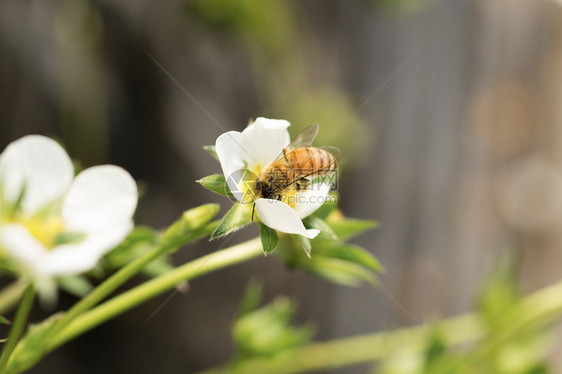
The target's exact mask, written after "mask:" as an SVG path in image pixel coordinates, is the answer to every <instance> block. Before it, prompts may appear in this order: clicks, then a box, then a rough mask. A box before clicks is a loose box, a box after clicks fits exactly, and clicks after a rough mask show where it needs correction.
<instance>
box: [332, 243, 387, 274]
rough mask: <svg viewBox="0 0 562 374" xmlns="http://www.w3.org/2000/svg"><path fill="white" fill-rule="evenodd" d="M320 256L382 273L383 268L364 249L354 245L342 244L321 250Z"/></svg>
mask: <svg viewBox="0 0 562 374" xmlns="http://www.w3.org/2000/svg"><path fill="white" fill-rule="evenodd" d="M322 256H325V257H330V258H339V259H340V260H346V261H350V262H353V263H355V264H358V265H361V266H364V267H366V268H368V269H370V270H373V271H376V272H379V273H381V272H383V271H384V266H382V264H381V263H380V262H379V260H377V259H376V257H375V256H373V255H372V254H371V253H370V252H369V251H367V250H366V249H364V248H362V247H360V246H358V245H355V244H347V243H345V244H343V245H342V246H339V245H338V246H332V247H327V248H323V249H322Z"/></svg>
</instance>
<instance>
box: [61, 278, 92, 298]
mask: <svg viewBox="0 0 562 374" xmlns="http://www.w3.org/2000/svg"><path fill="white" fill-rule="evenodd" d="M58 284H59V286H60V288H62V289H63V290H64V291H66V292H68V293H69V294H71V295H74V296H76V297H84V296H86V295H87V294H88V293H90V291H91V290H92V289H93V288H94V286H93V285H92V283H90V281H89V280H88V278H86V277H83V276H79V275H76V276H67V277H61V278H59V279H58Z"/></svg>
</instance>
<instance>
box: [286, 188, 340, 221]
mask: <svg viewBox="0 0 562 374" xmlns="http://www.w3.org/2000/svg"><path fill="white" fill-rule="evenodd" d="M330 188H331V185H330V183H316V184H313V185H312V186H310V188H309V189H307V190H304V191H300V192H297V193H296V194H295V195H294V196H293V197H291V199H295V205H294V208H293V209H294V210H295V212H296V213H297V216H299V218H305V217H308V216H309V215H311V214H312V213H314V211H316V209H318V208H320V207H321V206H322V204H324V203H325V202H326V199H327V197H328V194H329V192H330Z"/></svg>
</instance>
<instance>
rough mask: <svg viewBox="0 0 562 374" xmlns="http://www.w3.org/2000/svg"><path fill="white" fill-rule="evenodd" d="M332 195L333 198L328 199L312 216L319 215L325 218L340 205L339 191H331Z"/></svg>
mask: <svg viewBox="0 0 562 374" xmlns="http://www.w3.org/2000/svg"><path fill="white" fill-rule="evenodd" d="M330 197H331V198H332V199H326V202H325V203H324V204H322V206H321V207H320V208H318V209H317V210H316V211H315V212H314V213H312V216H314V217H318V218H320V219H323V220H325V219H326V218H327V217H328V216H329V215H330V214H331V213H332V212H334V211H335V210H336V208H337V207H338V204H337V201H338V200H339V195H338V193H337V192H330Z"/></svg>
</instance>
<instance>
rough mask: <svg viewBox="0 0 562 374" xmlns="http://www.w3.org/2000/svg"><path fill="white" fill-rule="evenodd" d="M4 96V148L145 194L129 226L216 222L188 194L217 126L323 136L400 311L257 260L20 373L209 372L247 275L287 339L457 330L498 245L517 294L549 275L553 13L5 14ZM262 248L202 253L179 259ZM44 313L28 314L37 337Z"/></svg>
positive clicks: (179, 9)
mask: <svg viewBox="0 0 562 374" xmlns="http://www.w3.org/2000/svg"><path fill="white" fill-rule="evenodd" d="M151 56H152V57H151ZM154 60H155V61H157V62H158V63H159V64H161V66H162V67H163V68H164V69H166V70H167V71H168V72H169V74H171V76H173V77H174V79H175V80H176V82H177V83H179V84H180V85H181V86H183V87H184V89H182V88H179V87H178V85H176V84H175V83H174V82H173V81H172V79H170V77H169V76H168V75H167V74H166V73H165V72H164V71H163V70H162V69H161V68H160V67H159V66H158V65H157V63H155V61H154ZM0 82H1V83H0V148H1V149H3V148H4V147H5V146H6V145H7V144H8V143H9V142H11V141H13V140H15V139H17V138H19V137H21V136H23V135H26V134H35V133H38V134H45V135H48V136H52V137H55V138H57V139H59V140H60V141H61V142H63V144H64V145H65V147H66V148H67V150H68V152H69V154H70V155H71V157H73V158H75V159H77V160H79V161H80V162H81V164H82V165H83V166H84V167H86V166H90V165H94V164H99V163H114V164H118V165H121V166H123V167H125V168H126V169H128V170H129V171H130V172H131V173H132V175H133V176H134V177H135V178H136V179H137V180H138V181H139V183H140V186H141V187H142V191H143V192H144V194H143V196H142V200H141V202H140V205H139V209H138V213H137V222H138V223H141V224H148V225H152V226H156V227H164V226H166V225H168V224H169V223H171V222H172V221H173V220H175V219H176V218H177V217H178V216H179V215H180V214H181V212H182V211H183V210H185V209H187V208H190V207H194V206H196V205H199V204H202V203H205V202H218V203H220V204H221V205H222V207H223V212H224V211H226V209H227V208H228V207H229V205H230V204H231V203H230V202H229V201H228V200H227V199H225V198H221V197H219V196H217V195H214V194H212V193H211V192H208V191H206V190H203V189H202V188H201V187H200V186H198V185H197V184H196V183H194V181H195V180H196V179H198V178H200V177H202V176H205V175H209V174H212V173H217V172H219V171H220V166H219V165H218V163H217V162H216V161H215V160H213V159H212V158H211V157H209V156H208V155H207V154H206V153H205V152H204V151H203V150H202V149H201V146H203V145H207V144H213V143H214V141H215V139H216V137H217V136H218V135H219V134H221V133H222V132H224V131H225V130H242V129H243V128H244V126H245V125H246V123H247V122H248V120H249V119H251V118H255V117H257V116H265V117H270V118H284V119H287V120H289V121H291V122H292V123H293V126H292V128H291V132H292V134H293V135H294V134H296V133H297V131H298V130H300V129H302V128H304V127H305V126H307V125H310V124H312V123H319V124H320V125H321V132H320V135H319V137H318V139H317V144H322V145H325V144H326V143H329V144H331V145H335V146H337V147H339V148H341V149H342V154H343V159H342V162H343V173H342V176H341V183H340V194H341V204H342V206H341V208H342V210H343V212H344V213H345V214H347V215H349V216H353V217H359V218H365V219H377V220H379V221H380V222H381V228H380V229H378V230H376V231H372V232H369V233H368V234H366V235H363V236H361V237H360V238H358V239H356V242H357V243H358V244H361V245H363V246H365V247H366V248H368V249H369V250H370V251H371V252H372V253H374V254H375V255H376V256H377V257H378V258H379V259H380V260H381V261H382V262H383V264H384V265H385V266H386V268H387V272H386V274H385V275H384V276H383V281H384V284H385V285H386V287H387V289H388V290H389V291H390V292H391V293H392V295H394V297H395V298H396V299H397V300H399V302H400V303H401V304H403V305H404V307H405V308H406V309H407V310H408V311H409V313H410V314H411V316H409V315H408V314H406V313H404V312H402V311H401V310H400V308H399V307H398V306H397V305H396V303H395V302H394V301H392V300H391V298H390V297H389V296H387V295H385V293H383V292H381V291H377V290H373V289H372V288H369V287H364V288H359V289H350V288H344V287H338V286H333V285H330V284H328V283H326V282H324V281H322V280H318V279H315V278H313V277H310V276H308V275H305V274H302V273H300V272H297V271H295V272H291V271H289V270H286V269H284V267H283V266H282V265H281V263H280V262H278V261H276V260H275V259H273V258H268V259H264V258H260V259H257V260H253V261H251V262H248V263H245V264H242V265H239V266H236V267H233V268H230V269H226V270H223V271H219V272H216V273H213V274H211V275H207V276H205V277H204V278H202V279H199V280H196V281H194V282H193V283H192V285H191V286H192V287H191V289H190V291H189V292H188V293H186V294H175V295H174V296H173V297H172V298H170V299H169V300H168V299H167V298H168V296H169V295H170V294H171V292H170V293H168V294H167V295H163V296H161V297H159V298H157V299H155V300H152V301H150V302H148V303H146V304H144V305H142V306H140V307H138V308H137V309H135V310H134V311H131V312H129V313H126V314H125V315H123V316H121V317H119V318H117V319H115V320H113V321H111V322H109V323H107V324H105V325H104V326H102V327H100V328H98V329H95V330H94V331H92V332H90V333H88V334H86V335H85V336H83V337H81V338H79V339H77V340H76V341H74V342H72V343H71V344H69V345H67V346H65V347H63V348H61V349H59V350H58V351H57V352H55V353H54V354H52V355H51V356H49V357H48V358H47V359H45V360H44V361H43V362H42V363H41V364H40V365H39V366H37V367H36V368H35V369H33V370H31V371H30V372H31V373H47V374H48V373H78V372H79V373H191V372H195V371H197V370H201V369H204V368H208V367H211V366H215V365H219V364H222V363H224V362H225V361H226V360H227V358H228V357H229V355H230V353H231V352H232V344H231V340H230V333H229V327H230V324H231V322H232V320H233V318H234V315H235V312H236V307H237V303H238V301H239V300H240V297H241V295H242V293H243V290H244V287H245V284H246V282H247V281H248V279H250V278H251V277H255V276H258V277H259V278H261V279H263V280H264V282H265V291H266V299H271V298H273V297H274V296H275V295H277V294H286V295H289V296H291V297H293V298H294V299H295V300H297V301H298V303H299V305H300V308H299V312H298V322H301V323H302V322H307V321H309V322H313V323H314V324H316V326H317V328H318V331H319V333H318V335H317V338H318V339H331V338H337V337H342V336H348V335H352V334H358V333H366V332H371V331H378V330H383V329H389V328H394V327H399V326H405V325H412V324H417V323H422V322H425V321H431V320H432V319H435V318H438V317H447V316H452V315H456V314H459V313H462V312H465V311H467V310H469V309H470V308H471V305H472V301H473V297H474V294H475V292H476V291H477V290H478V287H479V285H480V284H481V282H482V280H483V279H484V278H485V276H486V274H487V273H489V272H490V271H491V270H492V269H493V267H494V264H495V262H496V259H497V257H498V255H499V253H500V252H501V251H503V250H506V249H508V250H514V251H517V252H518V253H519V256H520V257H521V259H522V268H521V275H520V277H521V284H522V286H523V289H524V290H526V291H531V290H534V289H537V288H539V287H541V286H545V285H547V284H549V283H550V282H553V281H554V280H557V279H559V278H560V263H561V262H560V261H561V260H562V258H561V257H562V255H561V253H562V252H561V251H560V249H561V246H562V235H560V233H561V232H560V231H561V230H560V229H559V228H560V227H562V104H561V103H562V4H561V3H558V2H557V1H555V0H529V1H523V0H517V1H516V0H471V1H469V0H441V1H432V0H426V1H423V0H420V1H416V0H401V1H392V0H378V1H375V0H372V1H367V0H365V1H335V0H333V1H332V0H330V1H328V0H301V1H285V0H277V1H274V0H266V1H259V0H237V1H234V0H199V1H195V0H184V1H181V0H166V1H158V2H156V1H148V0H134V1H133V0H131V1H121V2H117V1H91V2H90V1H86V0H57V1H44V0H38V1H23V0H3V1H2V2H0ZM184 90H186V91H187V92H189V94H186V92H185V91H184ZM190 95H192V97H193V98H195V100H193V99H192V98H190V97H189V96H190ZM256 234H257V229H256V228H255V227H252V228H250V229H246V230H243V231H242V232H239V233H237V234H235V235H233V236H232V238H229V239H227V240H228V242H227V243H224V241H223V242H212V243H208V242H207V241H206V240H202V241H200V242H198V243H196V244H193V245H190V246H188V247H185V248H183V249H182V250H181V251H179V252H178V253H177V254H176V256H175V262H176V263H177V264H181V263H184V262H185V261H188V260H189V259H193V258H195V257H198V256H201V255H204V254H206V253H210V252H212V251H214V250H216V249H217V248H219V247H224V246H229V245H232V244H235V243H237V242H240V241H242V240H245V239H248V238H250V237H252V236H255V235H256ZM140 281H141V279H137V280H135V281H134V282H132V283H131V284H130V285H129V286H131V285H132V284H134V283H135V282H140ZM74 300H75V299H73V298H72V297H70V296H63V297H62V298H61V300H60V303H59V307H60V308H63V309H64V308H67V307H68V306H70V305H71V304H72V303H73V302H74ZM50 312H52V311H48V310H47V311H41V310H39V308H38V310H36V311H35V315H34V316H35V319H36V320H39V319H40V318H42V317H43V316H45V315H47V314H48V313H50ZM155 312H156V313H155ZM366 370H368V369H367V368H366V367H359V368H354V369H349V370H346V371H338V372H346V373H356V372H358V373H361V372H365V371H366Z"/></svg>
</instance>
